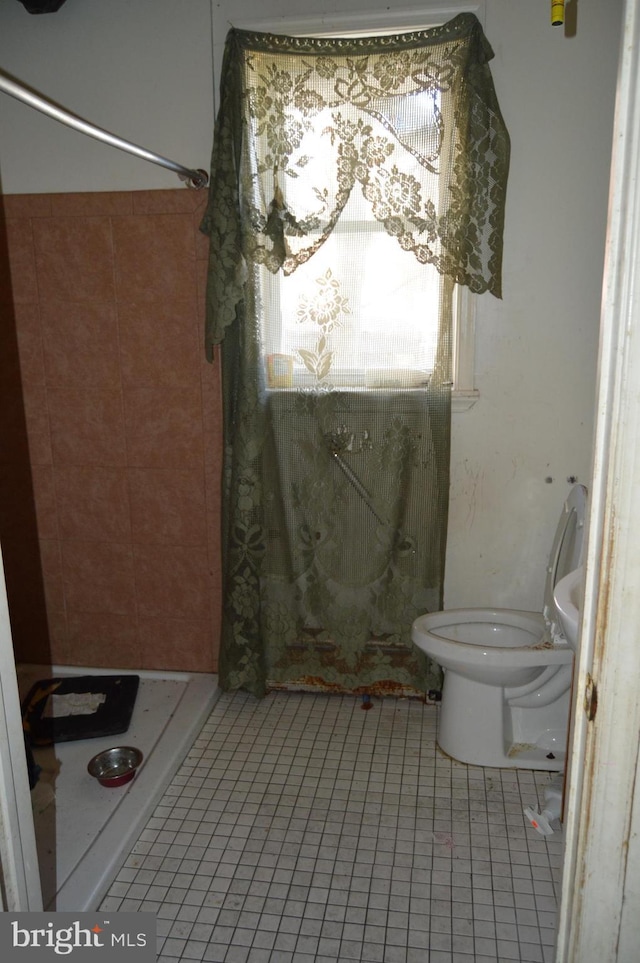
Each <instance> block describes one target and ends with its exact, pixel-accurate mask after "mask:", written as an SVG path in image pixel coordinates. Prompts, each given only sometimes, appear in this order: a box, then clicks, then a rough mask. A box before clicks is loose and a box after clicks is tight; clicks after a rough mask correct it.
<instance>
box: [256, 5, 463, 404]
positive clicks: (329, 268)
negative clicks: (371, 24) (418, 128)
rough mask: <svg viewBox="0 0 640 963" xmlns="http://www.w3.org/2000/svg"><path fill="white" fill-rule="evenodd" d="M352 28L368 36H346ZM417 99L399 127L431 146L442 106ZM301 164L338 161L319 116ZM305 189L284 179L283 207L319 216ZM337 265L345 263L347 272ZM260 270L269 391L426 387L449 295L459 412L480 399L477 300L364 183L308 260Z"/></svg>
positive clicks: (423, 97)
mask: <svg viewBox="0 0 640 963" xmlns="http://www.w3.org/2000/svg"><path fill="white" fill-rule="evenodd" d="M286 26H287V25H286V24H284V25H283V27H284V28H285V30H286ZM398 29H401V30H403V29H406V28H405V27H404V26H400V27H398V26H395V25H394V26H393V27H391V28H389V27H387V28H386V29H385V30H378V31H377V32H380V33H382V32H389V33H391V32H395V31H396V30H398ZM285 30H283V31H282V32H285ZM291 32H292V33H294V32H295V31H291ZM304 32H305V33H311V31H309V30H305V31H304ZM323 32H324V31H323ZM355 32H357V33H360V34H364V33H365V32H364V31H353V30H351V31H349V33H350V34H351V35H353V34H354V33H355ZM371 32H372V31H371V30H369V31H367V33H371ZM344 33H347V31H344ZM325 35H326V34H325ZM414 101H420V103H419V104H418V107H417V109H416V107H415V106H412V108H411V109H410V111H408V112H407V115H406V116H401V117H397V118H395V119H394V123H395V125H396V126H397V128H399V129H402V130H403V133H404V134H405V135H406V133H407V132H408V133H409V134H410V125H411V124H412V123H413V124H415V123H416V122H419V123H421V124H422V125H423V126H424V125H425V124H426V125H427V126H428V127H429V128H430V129H432V130H433V135H432V136H433V138H434V147H435V144H436V139H437V123H438V109H439V107H440V105H439V103H437V102H434V100H433V94H432V93H430V92H425V93H424V94H421V95H419V97H416V98H414ZM292 110H293V108H292ZM292 119H293V120H295V118H292ZM305 163H307V164H318V165H319V166H322V165H323V164H333V165H335V157H334V155H333V154H332V144H331V141H330V139H329V138H328V137H327V136H326V128H325V126H324V123H323V117H322V115H320V116H319V117H318V118H317V121H316V123H315V125H314V131H313V149H312V150H309V142H308V139H307V141H306V144H305ZM307 172H308V169H307ZM305 184H307V185H308V184H309V179H308V178H303V179H301V180H300V183H299V184H297V183H296V182H295V180H293V181H292V180H291V179H287V181H286V185H283V186H284V189H285V190H286V196H287V206H288V207H289V208H290V209H292V210H294V211H295V213H296V216H297V217H300V218H302V217H307V216H314V214H317V211H318V199H317V198H316V197H314V196H313V195H312V194H311V192H310V191H309V188H308V187H306V188H305V186H304V185H305ZM305 191H306V192H307V195H308V196H305ZM341 264H344V265H349V271H345V272H344V275H342V274H341V272H340V265H341ZM354 267H355V270H354ZM258 274H259V277H258V278H257V296H258V301H259V303H258V305H257V307H258V314H259V316H260V317H261V329H262V344H263V352H264V356H265V357H264V362H265V368H266V370H267V381H268V384H270V385H271V386H272V387H275V388H279V387H290V386H291V387H299V386H305V385H309V386H311V385H318V384H319V383H321V382H322V381H323V379H324V378H327V379H328V380H329V382H330V383H331V384H332V385H333V386H336V387H345V388H348V387H361V388H369V389H375V388H385V389H389V388H394V387H397V388H401V389H406V388H414V387H420V386H422V385H425V384H426V383H427V382H428V380H429V377H430V375H431V372H432V370H433V366H434V362H435V352H436V347H437V332H438V323H439V313H440V310H441V308H442V305H443V300H442V299H443V298H444V297H447V296H449V297H450V298H451V304H450V305H448V309H449V310H450V311H451V315H452V319H453V331H452V336H453V410H454V411H460V410H464V409H465V408H468V407H470V406H471V405H472V404H473V403H474V401H475V398H476V397H477V392H475V390H474V385H473V368H474V307H475V305H474V296H473V295H471V294H470V293H469V292H468V290H467V289H462V288H460V289H459V288H457V287H456V288H454V291H453V294H451V293H449V295H447V294H446V292H445V286H444V284H443V281H442V278H441V276H440V275H439V274H438V272H437V271H436V270H435V268H433V267H432V266H429V265H423V264H420V263H419V262H418V261H417V260H416V258H415V257H414V256H413V255H412V254H411V253H410V252H406V251H403V250H402V249H401V247H400V245H399V244H398V243H397V241H396V239H395V238H393V237H391V236H390V235H389V233H388V232H387V231H386V230H385V228H384V227H383V225H382V224H381V223H380V222H379V221H377V220H376V218H375V217H374V215H373V213H372V208H371V204H370V203H368V202H367V201H365V200H364V198H363V197H362V192H361V189H360V185H356V186H355V187H354V189H353V190H352V192H351V196H350V198H349V201H348V203H347V205H346V206H345V208H344V210H343V211H342V213H341V215H340V218H339V220H338V222H337V224H336V226H335V227H334V229H333V230H332V231H331V233H330V234H329V236H328V237H327V239H326V240H325V241H324V242H323V244H322V246H321V247H320V249H319V250H318V251H317V252H316V253H315V254H314V255H313V257H312V258H311V259H310V261H309V262H308V263H307V264H305V265H301V266H299V267H298V268H297V269H296V270H295V271H294V272H293V273H292V274H290V275H286V276H285V275H283V274H282V272H278V273H277V274H275V275H274V274H272V273H271V272H270V271H269V270H267V269H266V268H265V267H264V266H262V267H260V268H258Z"/></svg>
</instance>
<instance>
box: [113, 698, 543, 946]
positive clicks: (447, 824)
mask: <svg viewBox="0 0 640 963" xmlns="http://www.w3.org/2000/svg"><path fill="white" fill-rule="evenodd" d="M361 707H362V702H361V701H360V700H358V699H355V698H353V697H343V696H335V695H314V694H294V693H282V692H280V693H271V694H270V695H269V696H267V698H266V699H264V700H262V701H258V700H256V699H254V698H252V697H251V696H247V695H245V694H243V693H240V694H238V693H236V694H234V695H230V694H226V695H223V696H222V697H221V698H220V700H219V701H218V702H217V704H216V705H215V707H214V709H213V712H212V714H211V716H210V718H209V720H208V722H207V723H206V725H205V726H204V728H203V730H202V733H201V735H200V736H199V738H198V739H197V740H196V742H195V744H194V746H193V748H192V750H191V751H190V753H189V755H188V757H187V758H186V759H185V761H184V764H183V765H182V766H181V768H180V769H179V771H178V773H177V774H176V776H175V778H174V780H173V782H172V783H171V785H170V786H169V787H168V789H167V791H166V793H165V795H164V797H163V798H162V799H161V801H160V803H159V804H158V806H157V808H156V810H155V812H154V815H153V816H152V818H151V819H150V820H149V822H148V824H147V826H146V828H145V830H144V831H143V832H142V833H141V835H140V838H139V840H138V842H137V843H136V845H135V846H134V848H133V850H132V852H131V854H130V856H129V857H128V858H127V860H126V862H125V864H124V866H123V868H122V870H121V871H120V873H119V874H118V876H117V878H116V880H115V881H114V883H113V884H112V886H111V887H110V889H109V891H108V894H107V895H106V897H105V898H104V900H103V901H102V904H101V908H102V909H104V910H113V911H115V910H120V911H123V912H124V911H140V912H142V911H149V912H154V913H156V916H157V927H158V960H159V961H160V963H175V961H176V960H203V961H218V963H223V961H224V963H337V961H340V963H342V961H352V960H360V961H363V963H472V961H474V963H482V961H487V963H489V961H491V963H495V961H513V960H520V961H541V963H551V961H552V960H553V956H554V938H555V911H556V897H557V894H558V891H559V877H560V870H561V861H562V838H561V833H559V832H556V833H555V834H554V835H553V836H549V837H543V836H541V835H539V834H538V833H537V832H536V831H535V830H534V829H533V828H532V827H531V825H530V824H529V823H528V821H527V820H526V818H525V817H524V816H523V812H522V809H523V806H524V805H532V804H533V805H537V804H538V798H540V801H542V791H543V787H544V786H545V785H546V783H548V782H549V780H550V778H551V775H552V774H549V773H543V772H540V773H534V772H531V771H524V770H520V771H518V770H498V769H482V768H480V767H474V766H467V765H464V764H462V763H457V762H454V761H452V760H451V759H448V758H447V757H445V756H444V755H443V754H442V753H441V752H440V751H439V750H438V749H437V748H436V745H435V731H436V722H437V708H435V707H433V706H425V705H423V704H422V703H421V702H419V701H417V700H416V701H414V700H394V699H375V700H373V708H372V709H371V710H369V711H363V710H362V708H361Z"/></svg>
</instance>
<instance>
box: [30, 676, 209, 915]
mask: <svg viewBox="0 0 640 963" xmlns="http://www.w3.org/2000/svg"><path fill="white" fill-rule="evenodd" d="M17 673H18V687H19V690H20V696H21V698H22V697H24V696H25V695H26V694H27V692H28V690H29V689H30V688H31V686H32V685H33V684H34V683H35V682H38V681H39V680H41V679H48V678H52V677H61V676H64V677H67V676H75V675H138V676H140V686H139V688H138V694H137V697H136V703H135V707H134V710H133V715H132V718H131V724H130V726H129V729H128V730H127V732H124V733H122V734H121V735H116V736H107V737H100V738H96V739H81V740H77V741H73V742H61V743H57V744H56V745H55V746H52V747H51V748H47V749H37V750H35V751H34V757H35V761H36V763H37V764H38V765H39V766H40V767H41V769H42V771H41V774H40V778H39V780H38V784H37V785H36V787H35V788H34V789H33V791H32V793H31V798H32V803H33V810H34V824H35V831H36V843H37V848H38V861H39V865H40V877H41V882H42V897H43V905H44V908H45V909H47V910H55V911H58V912H62V911H65V912H80V911H83V910H91V909H95V908H96V907H97V905H98V903H99V901H100V899H101V898H102V896H103V895H104V893H105V892H106V890H107V889H108V887H109V885H110V883H111V881H112V879H113V877H114V876H115V874H116V873H117V871H118V869H119V868H120V865H121V863H122V861H123V860H124V859H125V858H126V856H127V855H128V853H129V852H130V850H131V847H132V845H133V843H134V842H135V840H136V839H137V837H138V835H139V833H140V831H141V829H143V828H144V826H145V824H146V822H147V820H148V819H149V816H150V814H151V811H152V810H153V807H154V806H155V805H156V803H157V801H158V799H159V798H160V796H161V795H162V793H163V792H164V790H165V788H166V786H167V785H168V783H169V782H170V781H171V779H172V777H173V775H174V774H175V772H176V770H177V768H178V766H179V765H180V763H181V762H182V760H183V758H184V756H185V754H186V753H187V752H188V750H189V749H190V748H191V745H192V744H193V742H194V739H195V738H196V737H197V735H198V733H199V732H200V730H201V728H202V726H203V725H204V723H205V722H206V720H207V718H208V717H209V714H210V712H211V709H212V707H213V705H214V703H215V701H216V699H217V697H218V695H219V689H218V677H217V676H215V675H205V674H196V673H193V674H190V673H181V672H149V671H132V670H121V669H93V668H85V667H83V668H80V667H77V666H42V665H40V666H38V665H19V666H18V667H17ZM117 745H130V746H136V747H137V748H138V749H140V750H141V751H142V753H143V755H144V761H143V763H142V765H141V767H140V769H139V770H138V772H137V774H136V776H135V778H134V779H133V780H132V781H131V782H129V783H127V784H126V785H124V786H120V787H119V788H115V789H107V788H105V787H104V786H101V785H100V783H99V782H98V781H97V780H96V779H94V778H93V777H92V776H90V775H89V773H88V772H87V763H88V762H89V760H90V759H91V758H92V756H94V755H96V753H98V752H100V751H101V750H102V749H108V748H109V747H110V746H117Z"/></svg>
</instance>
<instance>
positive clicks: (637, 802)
mask: <svg viewBox="0 0 640 963" xmlns="http://www.w3.org/2000/svg"><path fill="white" fill-rule="evenodd" d="M610 184H611V186H610V196H609V217H608V222H607V241H606V256H605V268H604V279H603V289H602V311H601V326H600V353H599V371H598V386H597V404H596V429H595V439H594V453H593V471H592V482H591V492H590V514H589V532H588V536H587V561H586V576H585V593H584V603H583V608H582V625H581V641H580V648H579V654H578V657H577V660H576V686H575V699H574V706H573V719H572V733H571V738H570V755H569V760H568V770H567V785H568V791H567V805H566V810H565V813H566V820H565V839H566V845H565V857H564V868H563V883H562V895H561V902H560V916H559V923H558V935H557V945H556V963H579V961H583V960H619V961H620V963H623V961H624V963H626V961H629V960H632V959H637V952H638V950H637V947H638V945H639V944H640V914H638V911H637V908H638V906H640V696H639V693H638V690H639V688H640V634H639V630H638V627H639V626H640V549H639V546H640V392H639V391H638V385H639V384H640V270H639V268H640V6H639V3H638V0H626V2H625V4H624V10H623V21H622V36H621V47H620V60H619V65H618V85H617V96H616V110H615V119H614V134H613V152H612V166H611V181H610ZM594 688H595V691H596V694H597V706H594V705H593V691H594ZM588 709H590V710H591V711H590V714H589V712H588ZM594 712H595V717H594V718H591V716H593V715H594Z"/></svg>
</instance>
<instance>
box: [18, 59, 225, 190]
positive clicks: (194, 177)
mask: <svg viewBox="0 0 640 963" xmlns="http://www.w3.org/2000/svg"><path fill="white" fill-rule="evenodd" d="M0 90H1V91H3V92H4V93H5V94H9V95H10V96H11V97H15V98H16V100H21V101H22V103H23V104H28V106H29V107H34V108H35V109H36V110H39V111H40V112H41V113H43V114H47V115H48V116H49V117H52V118H53V120H57V121H59V122H60V123H61V124H65V126H67V127H71V128H73V130H77V131H79V132H80V133H81V134H87V135H88V136H89V137H93V138H94V139H95V140H100V141H102V142H103V143H104V144H109V145H110V146H111V147H117V148H118V150H123V151H126V152H127V153H128V154H134V155H135V156H136V157H140V158H141V159H142V160H146V161H149V163H151V164H158V165H159V166H160V167H166V168H167V170H170V171H173V172H174V173H175V174H177V175H178V177H179V178H180V180H182V181H187V183H188V184H189V186H190V187H194V188H196V189H197V190H200V189H201V188H203V187H206V186H207V184H208V182H209V178H208V175H207V172H206V171H203V170H192V169H191V168H189V167H183V166H182V164H177V163H176V162H175V161H172V160H169V159H168V158H167V157H162V156H161V155H160V154H154V153H153V152H152V151H150V150H147V149H146V148H144V147H138V145H137V144H132V143H130V142H129V141H128V140H123V138H122V137H116V135H115V134H110V133H109V131H108V130H103V129H102V128H101V127H96V126H95V124H90V123H88V121H86V120H83V119H82V118H81V117H77V116H76V115H75V114H71V113H70V112H69V111H68V110H63V109H62V107H58V106H57V105H56V104H53V103H51V101H49V100H46V99H45V98H44V97H41V96H40V95H39V94H35V93H33V91H31V90H27V88H26V87H23V86H22V85H21V84H19V83H17V82H16V81H15V80H11V79H10V78H9V77H7V76H6V75H5V74H3V73H0Z"/></svg>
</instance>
